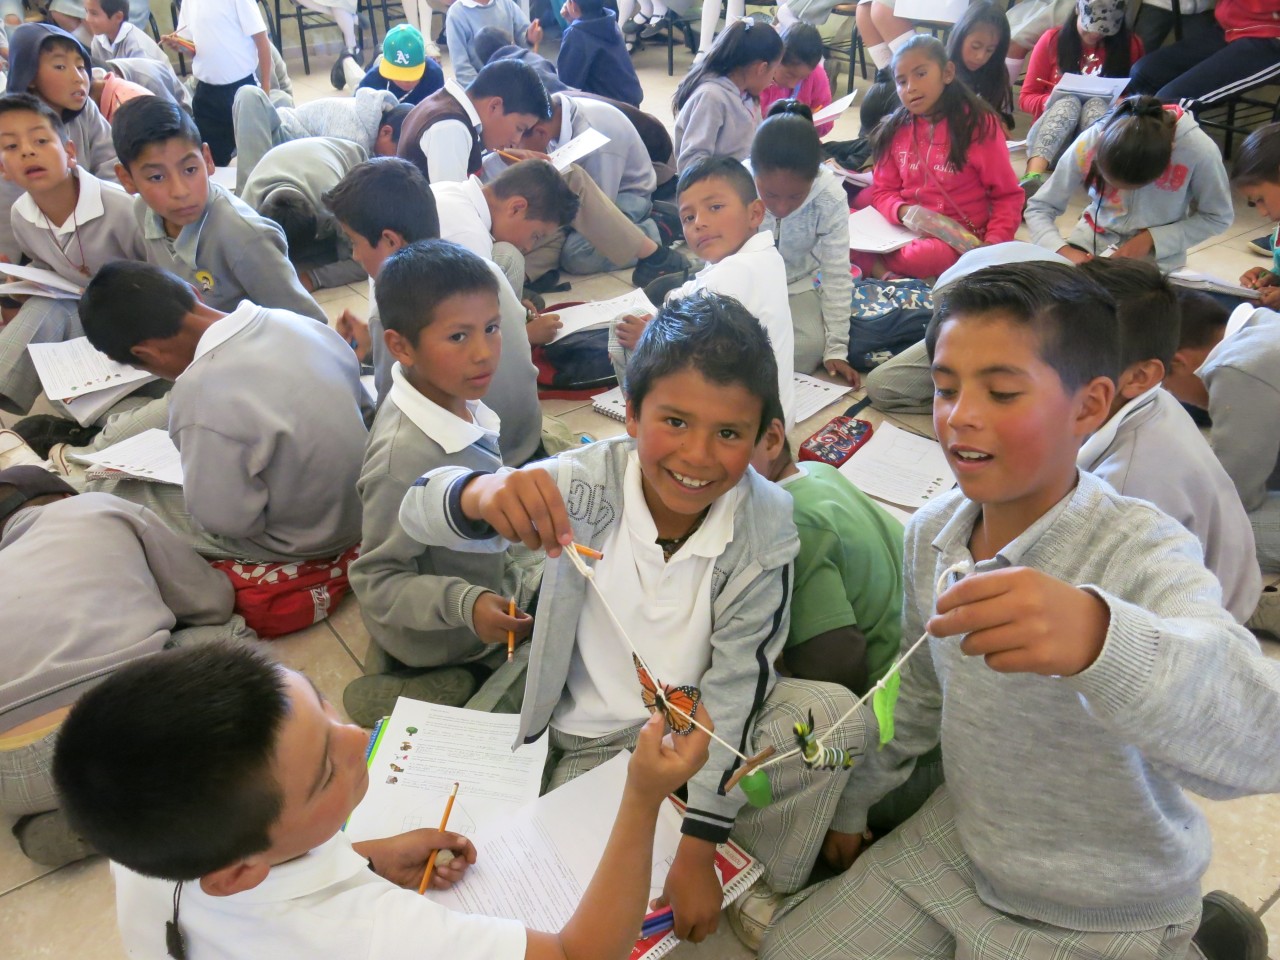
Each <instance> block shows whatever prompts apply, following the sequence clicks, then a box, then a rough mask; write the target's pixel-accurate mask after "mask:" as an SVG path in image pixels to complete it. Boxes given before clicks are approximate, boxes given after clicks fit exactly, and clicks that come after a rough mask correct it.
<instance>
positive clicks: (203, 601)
mask: <svg viewBox="0 0 1280 960" xmlns="http://www.w3.org/2000/svg"><path fill="white" fill-rule="evenodd" d="M127 509H129V510H130V511H135V512H136V513H137V520H136V521H135V529H136V530H137V532H138V541H139V543H141V544H142V550H143V553H144V554H145V555H146V558H147V566H148V567H149V568H150V569H151V575H152V576H153V577H155V581H156V587H157V589H158V590H159V591H160V599H161V600H163V601H164V605H165V606H166V607H168V608H169V609H170V610H171V611H173V615H174V617H175V618H177V621H178V623H180V624H184V625H190V626H201V625H204V624H217V623H226V622H227V620H228V619H229V618H230V616H231V613H232V607H233V605H234V600H235V591H234V590H232V589H231V582H230V581H229V580H227V578H226V577H225V576H223V575H222V574H221V573H219V572H218V571H217V570H214V569H213V567H211V566H209V564H208V562H207V561H206V560H205V559H204V558H203V557H201V556H200V555H199V554H197V553H196V552H195V551H194V550H192V549H191V547H190V546H189V545H188V544H187V543H186V542H184V541H183V540H180V539H179V538H178V535H177V534H176V533H174V532H173V531H172V530H170V529H169V528H168V527H166V526H165V525H164V522H163V521H162V520H161V519H160V518H159V517H157V516H156V515H155V514H154V513H152V512H151V511H150V510H148V509H147V508H146V507H142V506H133V505H132V504H129V505H128V506H127ZM210 574H212V576H210Z"/></svg>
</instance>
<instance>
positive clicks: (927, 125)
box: [853, 35, 1022, 279]
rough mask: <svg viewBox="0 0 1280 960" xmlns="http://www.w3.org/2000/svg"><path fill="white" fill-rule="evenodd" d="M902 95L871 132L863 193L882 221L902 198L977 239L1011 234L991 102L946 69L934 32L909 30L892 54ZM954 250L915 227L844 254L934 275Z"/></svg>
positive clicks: (898, 270) (1002, 154)
mask: <svg viewBox="0 0 1280 960" xmlns="http://www.w3.org/2000/svg"><path fill="white" fill-rule="evenodd" d="M893 74H894V82H895V83H896V84H897V87H898V98H899V100H900V101H901V103H902V105H901V106H900V107H899V108H898V109H897V110H896V111H895V112H894V113H893V114H891V115H890V116H889V117H888V118H886V119H885V120H883V121H881V123H880V124H879V125H878V126H877V127H876V128H875V131H874V132H873V133H872V134H871V143H872V147H873V149H874V154H875V180H874V182H873V183H872V185H871V203H872V205H873V206H874V207H875V208H876V209H877V210H879V211H880V213H881V214H883V216H884V218H885V219H886V220H888V221H889V222H890V223H901V222H902V217H903V216H904V215H905V214H906V212H907V211H908V210H909V209H910V208H912V207H917V206H918V207H923V208H924V209H925V210H931V211H935V212H937V213H940V214H943V215H944V216H947V217H950V218H951V219H952V220H954V221H956V222H957V223H958V224H959V225H960V226H961V227H962V228H964V229H965V230H968V231H969V232H970V233H973V234H974V235H976V236H977V237H978V238H979V239H981V240H982V241H983V242H984V243H988V244H990V243H1001V242H1002V241H1005V240H1012V239H1013V234H1014V231H1015V230H1017V228H1018V221H1019V219H1020V215H1021V212H1022V191H1020V190H1019V189H1018V180H1017V177H1015V176H1014V173H1013V166H1012V164H1010V162H1009V148H1008V147H1007V146H1006V145H1005V139H1004V131H1003V130H1002V129H1001V127H1000V121H999V119H998V118H997V117H996V115H995V112H994V111H993V110H992V109H991V107H990V106H988V105H987V104H986V103H984V102H983V101H982V100H979V99H978V98H977V97H976V96H975V95H974V94H973V92H972V91H971V90H969V88H968V87H966V86H965V85H964V84H963V83H960V82H958V81H957V80H956V78H955V65H954V64H953V63H951V61H950V60H948V59H947V52H946V50H945V48H944V47H943V46H942V44H941V42H939V41H938V40H936V39H934V38H933V37H929V36H924V35H920V36H916V37H913V38H912V39H911V40H910V41H908V42H907V43H906V44H905V45H903V46H902V47H901V48H900V49H899V50H898V52H897V53H896V54H894V57H893ZM959 257H960V253H959V252H958V251H957V250H955V249H954V248H953V247H951V246H950V245H948V244H947V243H946V242H945V241H943V240H940V239H938V238H937V237H921V238H920V239H919V240H913V241H911V242H910V243H908V244H907V245H906V246H905V247H903V248H902V249H900V250H895V251H894V252H893V253H887V254H861V253H855V254H854V255H853V262H854V263H855V264H857V265H858V266H859V267H860V268H862V271H863V273H864V274H865V275H867V276H876V277H882V276H886V275H893V276H899V277H917V278H921V279H923V278H926V277H936V276H938V274H940V273H942V272H943V271H944V270H946V269H947V268H948V267H950V266H951V265H952V264H954V263H955V262H956V260H957V259H959Z"/></svg>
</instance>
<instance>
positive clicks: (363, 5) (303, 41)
mask: <svg viewBox="0 0 1280 960" xmlns="http://www.w3.org/2000/svg"><path fill="white" fill-rule="evenodd" d="M258 2H259V3H265V2H266V0H258ZM285 4H288V5H290V6H292V7H293V10H292V11H286V10H285V9H284V5H285ZM372 7H373V0H357V2H356V43H358V44H359V45H360V47H361V49H364V45H365V44H364V21H365V19H366V18H365V17H362V16H361V12H362V11H363V12H364V13H365V14H367V19H368V21H369V33H370V34H372V41H371V43H370V46H371V47H376V46H377V45H378V26H377V24H375V23H374V21H373V10H372ZM286 17H294V18H295V19H296V20H297V21H298V44H299V46H301V47H302V72H303V73H306V74H308V75H309V74H310V73H311V58H310V56H309V55H308V52H307V31H308V30H324V29H327V28H331V27H336V26H337V24H335V23H334V22H333V21H332V20H331V19H329V18H328V17H326V16H325V15H324V14H323V13H317V12H316V11H315V10H308V9H307V8H306V7H304V6H301V5H300V4H298V3H296V2H294V0H276V16H275V21H276V34H275V35H276V49H277V50H279V51H280V52H281V53H282V54H283V53H284V46H283V44H282V37H283V35H284V21H285V18H286Z"/></svg>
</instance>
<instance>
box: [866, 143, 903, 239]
mask: <svg viewBox="0 0 1280 960" xmlns="http://www.w3.org/2000/svg"><path fill="white" fill-rule="evenodd" d="M894 140H895V141H896V140H897V137H894ZM871 205H872V206H873V207H875V208H876V209H877V210H879V211H880V215H881V216H882V217H884V218H885V219H886V220H888V221H889V222H890V223H901V222H902V217H901V216H900V214H899V211H900V210H901V208H902V207H904V206H907V205H908V203H907V200H906V199H905V198H904V197H903V195H902V171H901V170H900V169H898V161H897V160H896V159H895V158H894V145H893V143H890V145H889V147H888V149H887V150H885V153H884V156H882V157H881V158H880V159H879V160H877V161H876V166H875V175H874V177H873V178H872V181H871Z"/></svg>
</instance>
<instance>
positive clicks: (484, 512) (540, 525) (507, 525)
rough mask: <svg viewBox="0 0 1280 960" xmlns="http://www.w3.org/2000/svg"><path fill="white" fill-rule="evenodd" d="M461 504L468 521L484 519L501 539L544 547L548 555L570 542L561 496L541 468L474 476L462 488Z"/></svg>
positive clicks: (567, 519) (549, 475) (566, 511)
mask: <svg viewBox="0 0 1280 960" xmlns="http://www.w3.org/2000/svg"><path fill="white" fill-rule="evenodd" d="M461 506H462V512H463V514H464V515H465V516H466V517H467V518H468V519H469V520H483V521H484V522H485V523H487V524H489V526H491V527H493V529H494V530H495V531H497V533H498V535H499V536H501V537H503V538H504V539H506V540H510V541H511V542H512V543H516V542H519V543H523V544H524V545H525V546H526V547H528V548H529V549H530V550H537V549H539V548H541V549H543V550H546V551H547V556H548V557H552V558H555V557H558V556H560V548H561V547H564V546H568V545H569V544H570V543H572V542H573V527H572V526H571V525H570V524H569V511H568V510H567V509H566V508H565V505H564V497H563V496H562V495H561V493H560V488H559V487H557V486H556V481H555V479H554V478H553V477H552V476H551V474H550V473H548V472H547V470H546V468H544V467H539V466H533V467H522V468H521V469H519V470H515V471H512V472H511V473H504V474H495V473H490V474H485V475H483V476H479V477H476V478H475V479H474V480H472V481H471V482H470V483H468V484H467V486H466V487H465V488H464V489H463V491H462V498H461Z"/></svg>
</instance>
